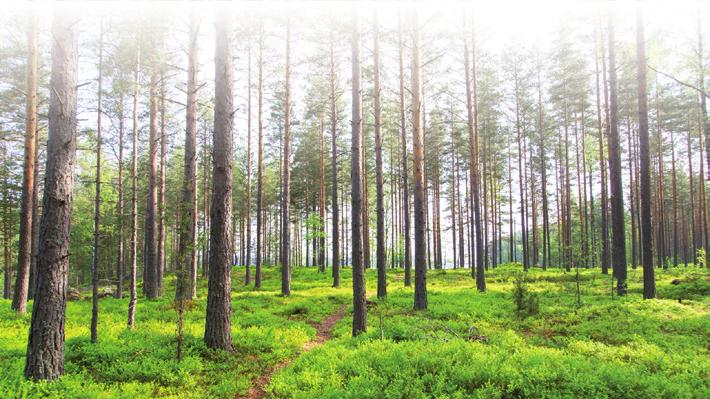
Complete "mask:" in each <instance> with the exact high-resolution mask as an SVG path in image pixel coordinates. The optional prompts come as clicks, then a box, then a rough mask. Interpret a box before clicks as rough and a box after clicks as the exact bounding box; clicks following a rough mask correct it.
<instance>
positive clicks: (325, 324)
mask: <svg viewBox="0 0 710 399" xmlns="http://www.w3.org/2000/svg"><path fill="white" fill-rule="evenodd" d="M345 309H346V306H345V305H342V306H340V308H339V309H338V311H337V312H335V313H333V314H331V315H330V316H328V317H326V318H325V319H323V321H321V322H320V324H318V325H316V326H315V328H316V337H315V338H314V339H312V340H310V341H308V342H306V343H304V344H303V346H302V347H301V352H300V354H299V355H302V354H304V353H306V352H309V351H311V350H312V349H314V348H317V347H319V346H321V345H323V344H324V343H326V342H327V341H328V340H330V339H332V338H333V328H334V327H335V323H337V322H338V321H339V320H340V319H342V318H343V316H345ZM295 359H296V358H295V357H294V358H289V359H285V360H283V361H282V362H281V363H279V364H277V365H276V366H274V367H272V368H271V369H270V370H268V371H267V372H266V373H264V374H262V375H261V376H260V377H258V378H257V379H256V380H254V382H253V383H252V386H251V388H249V392H247V394H246V396H241V395H237V398H241V399H261V398H264V397H266V390H265V389H266V386H267V385H269V382H270V381H271V378H272V377H273V376H274V374H276V373H278V372H279V370H281V369H283V368H284V367H286V366H288V365H289V364H291V362H292V361H293V360H295Z"/></svg>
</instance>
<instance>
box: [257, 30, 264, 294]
mask: <svg viewBox="0 0 710 399" xmlns="http://www.w3.org/2000/svg"><path fill="white" fill-rule="evenodd" d="M263 51H264V26H263V21H261V25H260V26H259V59H258V63H259V72H258V73H259V77H258V80H259V83H258V85H259V89H258V90H259V94H258V100H257V101H258V105H257V107H258V110H257V129H258V132H257V135H258V137H259V138H258V144H257V147H258V148H257V153H258V155H257V167H256V168H257V177H256V186H257V188H256V262H255V263H256V264H255V270H254V288H261V278H262V277H261V265H262V263H263V254H264V253H263V248H262V246H263V245H264V241H265V240H264V239H263V237H262V235H263V234H266V232H265V231H264V226H263V225H264V223H263V221H264V216H265V215H264V214H263V213H264V209H263V208H264V111H263V108H264V58H263Z"/></svg>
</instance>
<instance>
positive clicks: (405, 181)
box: [398, 15, 412, 287]
mask: <svg viewBox="0 0 710 399" xmlns="http://www.w3.org/2000/svg"><path fill="white" fill-rule="evenodd" d="M398 25H399V29H398V40H399V46H398V47H399V128H400V134H401V136H402V143H401V144H402V196H403V197H404V198H403V200H402V202H403V204H404V206H403V207H402V212H403V214H404V215H403V219H404V286H405V287H409V286H411V285H412V250H411V230H412V228H411V224H410V221H411V219H410V216H409V160H408V158H409V156H408V155H407V120H406V118H405V109H404V43H403V40H402V17H401V15H398Z"/></svg>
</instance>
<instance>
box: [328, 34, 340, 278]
mask: <svg viewBox="0 0 710 399" xmlns="http://www.w3.org/2000/svg"><path fill="white" fill-rule="evenodd" d="M335 81H336V76H335V40H334V38H333V30H332V29H331V31H330V134H331V143H330V151H331V163H332V168H333V175H332V180H331V183H332V190H333V191H332V193H331V197H332V198H331V202H332V209H331V212H332V214H333V225H332V229H333V232H332V234H333V260H332V264H333V287H339V286H340V234H339V233H340V232H339V228H340V220H339V219H340V214H339V212H340V208H339V207H338V113H337V108H336V106H337V97H336V92H335Z"/></svg>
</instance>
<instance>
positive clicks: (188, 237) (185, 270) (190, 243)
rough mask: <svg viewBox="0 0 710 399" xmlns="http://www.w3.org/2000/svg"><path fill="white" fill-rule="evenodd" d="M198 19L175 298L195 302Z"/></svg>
mask: <svg viewBox="0 0 710 399" xmlns="http://www.w3.org/2000/svg"><path fill="white" fill-rule="evenodd" d="M198 32H199V23H198V20H197V16H196V15H195V14H194V13H192V14H191V15H190V33H189V36H188V40H189V43H188V53H187V54H188V57H187V101H186V104H187V106H186V110H185V158H184V161H183V183H182V184H183V185H182V200H181V201H180V233H179V234H180V241H179V245H178V257H179V261H178V271H177V282H176V290H175V299H177V300H186V299H192V296H193V291H194V288H193V286H192V285H193V277H194V275H195V274H196V273H197V257H196V252H195V251H196V248H197V195H196V194H197V49H198V48H197V35H198Z"/></svg>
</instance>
